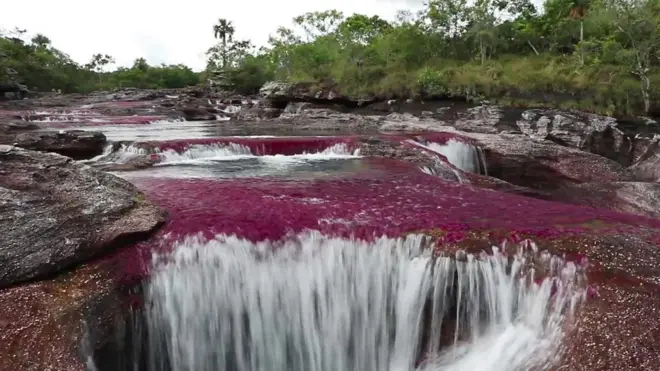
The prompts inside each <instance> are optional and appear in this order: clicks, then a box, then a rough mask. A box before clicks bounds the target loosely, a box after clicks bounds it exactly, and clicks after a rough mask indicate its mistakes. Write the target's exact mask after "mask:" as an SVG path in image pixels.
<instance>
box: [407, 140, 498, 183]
mask: <svg viewBox="0 0 660 371" xmlns="http://www.w3.org/2000/svg"><path fill="white" fill-rule="evenodd" d="M414 143H415V144H416V145H419V146H422V147H424V148H427V149H429V150H431V151H433V152H436V153H439V154H441V155H443V156H445V157H446V158H447V161H449V163H450V164H452V165H454V166H456V167H457V168H459V169H461V170H463V171H468V172H471V173H475V174H484V175H488V169H487V166H486V157H485V155H484V153H483V150H482V149H481V148H479V147H476V146H473V145H471V144H467V143H464V142H462V141H458V140H455V139H449V140H448V141H447V143H445V144H439V143H434V142H429V143H426V144H422V143H419V142H414Z"/></svg>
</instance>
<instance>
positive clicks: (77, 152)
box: [2, 130, 107, 160]
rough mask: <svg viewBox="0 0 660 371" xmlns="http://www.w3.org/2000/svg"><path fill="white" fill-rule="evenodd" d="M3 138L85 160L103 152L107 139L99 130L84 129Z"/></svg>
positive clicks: (40, 149) (39, 149) (35, 149)
mask: <svg viewBox="0 0 660 371" xmlns="http://www.w3.org/2000/svg"><path fill="white" fill-rule="evenodd" d="M3 139H4V140H2V142H4V144H13V145H15V146H17V147H21V148H25V149H30V150H34V151H44V152H55V153H59V154H61V155H64V156H69V157H71V158H73V159H74V160H85V159H89V158H92V157H94V156H98V155H100V154H102V153H103V148H104V147H105V145H106V141H107V140H106V137H105V135H104V134H103V133H101V132H99V131H84V130H69V131H59V132H54V131H32V132H24V133H20V134H18V135H16V136H14V137H13V138H3ZM7 139H10V140H7Z"/></svg>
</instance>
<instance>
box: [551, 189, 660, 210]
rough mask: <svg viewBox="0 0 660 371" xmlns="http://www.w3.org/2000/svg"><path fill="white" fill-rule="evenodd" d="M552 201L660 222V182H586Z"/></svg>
mask: <svg viewBox="0 0 660 371" xmlns="http://www.w3.org/2000/svg"><path fill="white" fill-rule="evenodd" d="M551 198H552V199H553V200H556V201H561V202H567V203H572V204H576V205H584V206H590V207H595V208H603V209H609V210H615V211H619V212H623V213H629V214H637V215H642V216H646V217H649V218H656V219H660V183H643V182H611V183H585V184H578V185H572V186H565V187H562V188H561V189H558V190H556V191H554V192H553V193H552V197H551Z"/></svg>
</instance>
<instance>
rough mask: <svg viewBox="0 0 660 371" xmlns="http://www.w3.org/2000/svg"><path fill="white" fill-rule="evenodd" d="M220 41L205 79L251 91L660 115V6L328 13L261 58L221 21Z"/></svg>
mask: <svg viewBox="0 0 660 371" xmlns="http://www.w3.org/2000/svg"><path fill="white" fill-rule="evenodd" d="M214 33H215V34H216V36H217V37H218V39H219V42H218V44H217V45H216V46H214V47H213V48H211V49H210V50H209V52H208V54H209V62H208V68H207V71H209V74H210V75H212V71H218V70H220V71H223V73H224V75H225V77H226V78H227V79H228V80H229V81H230V82H231V83H232V84H233V86H235V87H237V88H239V89H243V90H245V91H254V90H255V89H257V88H258V87H259V86H261V84H262V83H263V82H264V81H266V80H271V79H279V80H290V81H317V82H320V81H332V82H333V83H335V84H336V86H337V87H338V88H339V89H340V90H341V92H342V93H344V94H347V95H351V96H356V97H361V96H378V97H383V98H396V97H416V96H417V97H419V96H423V97H461V98H467V99H472V100H481V99H489V100H494V101H496V102H498V103H500V104H506V105H513V106H526V107H529V106H535V105H539V106H548V105H552V106H558V107H561V108H574V109H582V110H586V111H592V112H599V113H603V114H610V115H612V114H618V115H639V114H655V115H659V114H660V112H659V111H660V107H658V106H657V104H658V103H657V102H660V1H658V0H547V1H546V2H545V3H544V6H543V8H542V9H537V8H536V7H535V6H534V5H533V4H532V3H531V1H530V0H509V1H506V0H473V1H467V0H429V1H428V2H427V3H426V5H425V7H424V9H423V10H421V11H419V12H417V13H411V12H409V11H401V12H399V14H398V16H397V18H396V20H394V21H391V22H390V21H386V20H384V19H381V18H380V17H378V16H369V15H363V14H353V15H350V16H345V15H344V14H342V12H339V11H336V10H328V11H324V12H313V13H307V14H303V15H301V16H299V17H296V18H294V20H293V23H292V25H291V26H290V27H280V28H279V29H277V31H276V32H275V33H274V34H273V35H272V36H271V37H270V39H269V42H268V45H267V46H265V47H262V48H259V49H255V48H254V47H253V46H252V45H251V44H250V43H249V41H241V40H235V39H234V38H233V35H234V27H233V26H232V24H231V22H229V21H227V20H225V19H221V20H220V21H219V22H218V24H217V25H216V26H215V27H214ZM210 75H209V76H210Z"/></svg>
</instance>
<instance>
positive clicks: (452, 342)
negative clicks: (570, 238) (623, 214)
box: [145, 232, 585, 371]
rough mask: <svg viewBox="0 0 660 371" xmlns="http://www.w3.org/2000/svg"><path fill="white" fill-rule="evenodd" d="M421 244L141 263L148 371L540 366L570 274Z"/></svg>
mask: <svg viewBox="0 0 660 371" xmlns="http://www.w3.org/2000/svg"><path fill="white" fill-rule="evenodd" d="M428 242H429V241H428V240H426V238H425V237H423V236H418V235H412V236H408V237H406V238H402V239H389V238H385V237H383V238H380V239H377V240H376V241H375V242H371V243H369V242H364V241H357V240H349V239H337V238H327V237H323V236H322V235H320V234H318V233H315V232H313V233H308V234H304V235H300V236H297V237H294V238H291V239H287V240H286V241H285V242H278V243H270V242H262V243H257V244H253V243H250V242H248V241H245V240H241V239H237V238H235V237H227V236H218V237H217V238H216V239H213V240H210V241H207V240H202V239H200V238H197V237H189V238H187V239H185V240H184V241H182V242H179V243H178V244H176V246H175V250H174V251H173V253H172V254H170V255H155V256H154V268H153V272H152V277H151V281H150V284H149V286H148V288H147V293H146V296H147V299H148V302H149V304H148V305H147V306H146V308H147V309H145V310H146V314H145V315H146V318H147V328H148V331H147V332H148V333H149V341H148V342H149V346H148V348H149V352H148V353H149V354H148V357H147V358H148V359H147V364H148V369H149V370H150V371H165V370H168V371H169V370H176V371H192V370H195V371H219V370H226V371H284V370H287V371H290V370H291V371H411V370H418V371H431V370H466V371H467V370H475V371H480V370H489V371H519V370H543V369H546V368H547V367H548V366H549V365H550V364H551V363H552V362H553V360H554V359H555V357H556V356H557V355H558V354H560V351H561V349H560V344H561V339H562V336H563V333H564V325H565V324H567V323H568V320H569V319H570V316H571V313H572V311H573V310H574V308H575V306H576V305H577V304H578V303H579V302H580V300H581V299H582V298H583V296H584V290H583V288H584V285H585V281H584V276H583V275H582V274H581V272H580V271H579V270H576V266H575V265H574V264H573V263H566V262H564V261H563V260H561V259H559V258H557V257H552V256H550V255H549V254H547V253H539V252H537V251H535V248H534V247H533V245H532V248H524V249H523V248H520V249H518V250H517V253H514V254H513V256H512V257H507V256H505V255H504V254H500V252H499V251H500V250H499V249H497V248H494V249H493V254H492V255H490V256H488V255H486V254H482V255H481V256H473V255H467V254H464V253H462V254H461V253H459V254H458V255H457V259H454V258H450V257H442V256H441V257H434V256H433V254H432V252H431V249H428V248H425V247H428V246H429V243H428ZM535 274H536V275H537V276H535ZM422 360H423V361H422Z"/></svg>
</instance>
